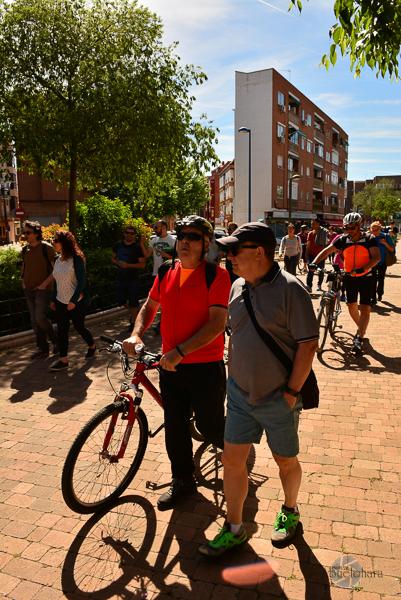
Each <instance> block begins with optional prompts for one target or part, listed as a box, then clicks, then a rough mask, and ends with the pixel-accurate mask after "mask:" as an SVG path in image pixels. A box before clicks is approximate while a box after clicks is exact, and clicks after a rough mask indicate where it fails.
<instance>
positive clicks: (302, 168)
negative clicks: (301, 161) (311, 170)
mask: <svg viewBox="0 0 401 600" xmlns="http://www.w3.org/2000/svg"><path fill="white" fill-rule="evenodd" d="M303 174H304V166H303V165H301V175H303Z"/></svg>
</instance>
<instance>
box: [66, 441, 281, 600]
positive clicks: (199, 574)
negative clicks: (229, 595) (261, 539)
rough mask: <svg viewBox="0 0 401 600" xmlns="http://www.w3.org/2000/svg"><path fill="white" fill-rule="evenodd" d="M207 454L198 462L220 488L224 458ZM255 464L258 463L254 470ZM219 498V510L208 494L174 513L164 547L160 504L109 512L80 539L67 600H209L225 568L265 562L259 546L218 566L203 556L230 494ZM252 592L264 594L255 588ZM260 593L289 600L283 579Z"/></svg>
mask: <svg viewBox="0 0 401 600" xmlns="http://www.w3.org/2000/svg"><path fill="white" fill-rule="evenodd" d="M202 447H203V450H201V451H198V452H197V455H196V458H197V459H198V460H201V461H202V464H200V465H198V468H197V470H198V471H199V472H200V473H201V479H202V483H205V485H207V487H213V486H215V483H216V481H217V480H216V479H215V477H214V474H215V473H217V472H218V471H219V470H220V469H221V463H220V462H219V455H217V454H216V453H212V459H210V456H209V455H207V456H206V458H205V460H203V458H202V457H203V453H204V452H205V451H206V449H207V448H210V446H209V447H208V446H207V445H206V444H203V445H202ZM253 460H254V457H253V458H252V456H251V461H250V462H251V464H252V461H253ZM213 462H214V463H216V464H214V465H213V464H212V463H213ZM252 486H254V484H253V483H252V479H251V488H252ZM219 487H220V488H221V485H220V486H219ZM216 498H218V503H217V504H215V503H214V502H211V501H210V500H208V499H207V498H206V497H205V496H203V495H202V494H201V493H198V494H196V495H194V496H192V497H188V498H185V499H183V501H182V502H181V503H180V505H179V507H178V508H176V509H174V510H172V511H171V515H170V518H169V521H168V523H167V525H166V526H164V522H163V521H162V522H161V523H160V527H161V530H162V535H161V536H159V537H160V540H159V539H158V538H157V539H156V533H157V529H158V527H159V526H158V524H157V514H156V513H155V510H154V508H153V506H152V504H151V503H150V502H149V501H148V500H147V499H146V498H142V497H141V496H138V495H128V496H123V497H121V498H120V499H119V500H117V501H116V502H114V503H113V504H112V505H111V507H109V508H108V509H106V510H104V511H102V512H100V513H98V514H95V515H93V516H92V517H91V518H90V519H89V520H88V522H87V523H86V524H85V525H84V526H83V527H82V528H81V530H80V531H79V532H78V534H77V535H76V537H75V539H74V541H73V543H72V545H71V547H70V549H69V550H68V553H67V556H66V558H65V561H64V565H63V569H62V590H63V592H64V595H65V597H66V598H69V599H70V600H76V599H77V598H80V599H85V598H86V599H88V600H89V599H94V600H103V599H107V598H112V597H119V598H124V599H125V598H126V599H128V598H130V599H131V598H132V599H135V598H138V599H145V598H147V592H151V593H152V594H153V596H152V597H153V598H165V597H166V596H171V597H187V596H189V595H192V596H193V597H194V598H196V599H197V600H209V598H210V596H211V590H212V588H213V586H214V585H216V584H223V583H224V582H223V580H222V577H221V573H222V570H223V569H225V568H227V567H236V566H242V565H248V564H253V563H255V562H260V561H264V560H265V557H260V556H259V555H258V554H257V553H256V552H255V551H254V550H253V549H252V547H251V542H250V543H249V544H248V543H247V544H245V545H244V546H242V547H241V548H239V549H238V550H237V551H235V552H232V553H229V554H228V555H227V556H224V559H223V560H220V561H212V562H210V561H208V560H205V559H204V558H203V557H202V556H201V555H200V554H199V552H198V546H199V544H200V543H201V542H202V541H204V536H203V526H204V524H205V523H206V522H207V521H214V520H216V518H219V517H221V516H222V508H221V505H222V502H223V498H222V492H218V490H216ZM251 499H252V498H251ZM251 506H252V509H251V510H250V508H249V506H248V510H247V517H248V518H252V519H253V518H254V516H255V514H256V512H257V502H256V503H255V502H253V503H251ZM183 581H185V583H184V582H183ZM225 585H227V584H225ZM187 586H188V587H187ZM246 587H247V588H248V589H256V588H257V586H255V585H252V586H246ZM258 588H259V589H260V591H262V589H263V592H264V593H270V594H273V595H274V596H276V597H279V598H282V599H286V598H287V596H286V595H285V594H284V591H283V589H282V587H281V585H280V582H279V580H278V577H277V576H276V575H274V576H273V578H272V579H270V580H268V581H266V582H264V583H262V584H260V585H259V586H258Z"/></svg>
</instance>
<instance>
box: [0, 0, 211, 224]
mask: <svg viewBox="0 0 401 600" xmlns="http://www.w3.org/2000/svg"><path fill="white" fill-rule="evenodd" d="M162 33H163V29H162V24H161V22H160V20H159V18H158V17H157V16H156V15H155V14H153V13H151V12H150V11H149V10H148V9H146V8H143V7H140V6H138V5H137V2H136V1H135V0H132V1H131V0H113V1H110V0H93V1H92V2H90V3H89V2H87V1H86V0H13V2H9V1H8V0H0V64H1V66H2V77H1V78H0V146H1V147H2V148H3V149H7V148H9V147H10V145H11V144H13V145H14V146H15V149H16V152H17V156H18V159H19V164H20V166H23V167H24V168H27V169H29V170H30V171H37V172H39V173H41V174H42V175H44V176H45V177H47V178H50V179H53V180H57V181H60V182H63V183H64V182H65V180H66V182H67V183H68V185H69V224H70V228H71V229H72V230H75V223H76V191H77V189H80V188H87V189H92V190H98V189H101V188H102V187H105V186H106V185H107V186H112V185H117V186H124V185H127V186H131V187H132V188H133V189H135V188H138V187H139V186H140V184H141V181H140V180H141V174H142V173H143V172H146V171H147V170H149V169H150V165H151V168H152V170H153V171H154V172H157V173H158V174H160V175H163V174H165V173H170V172H171V173H174V172H175V171H176V170H177V169H180V168H181V167H182V164H183V162H184V160H186V159H187V158H188V157H191V158H192V159H193V160H194V162H195V163H196V164H197V167H198V168H202V167H204V168H208V167H209V164H210V163H211V162H212V163H213V162H214V161H215V160H216V159H217V156H216V154H215V152H214V149H213V141H214V139H215V130H214V129H213V128H212V127H211V126H210V123H208V122H206V121H205V120H204V119H202V120H201V122H196V123H194V122H193V121H192V117H191V109H192V105H193V102H194V97H193V95H192V91H191V89H192V87H193V85H194V84H195V85H196V84H201V83H202V82H203V81H204V80H205V77H206V76H205V75H204V73H202V72H201V71H200V70H199V69H197V68H195V67H193V66H191V65H181V64H180V62H179V58H178V57H177V56H176V54H175V46H170V47H165V46H164V45H163V43H162ZM4 151H5V150H4Z"/></svg>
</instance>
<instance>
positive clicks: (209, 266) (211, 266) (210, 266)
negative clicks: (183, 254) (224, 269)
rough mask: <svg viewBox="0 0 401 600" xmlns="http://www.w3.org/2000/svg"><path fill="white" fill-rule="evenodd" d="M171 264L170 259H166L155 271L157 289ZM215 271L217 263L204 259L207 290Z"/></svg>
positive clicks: (214, 276)
mask: <svg viewBox="0 0 401 600" xmlns="http://www.w3.org/2000/svg"><path fill="white" fill-rule="evenodd" d="M172 266H173V261H172V260H166V262H164V263H163V264H162V265H160V267H159V270H158V271H157V275H158V277H159V291H160V284H161V282H162V281H163V277H164V276H165V275H166V273H167V271H169V270H170V269H171V268H172ZM216 273H217V265H216V263H211V262H208V261H206V265H205V277H206V287H207V289H208V290H209V289H210V287H211V285H212V283H213V281H214V280H215V278H216Z"/></svg>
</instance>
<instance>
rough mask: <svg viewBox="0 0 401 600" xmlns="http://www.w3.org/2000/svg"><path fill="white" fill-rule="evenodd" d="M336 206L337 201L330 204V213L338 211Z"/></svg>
mask: <svg viewBox="0 0 401 600" xmlns="http://www.w3.org/2000/svg"><path fill="white" fill-rule="evenodd" d="M338 208H339V207H338V203H337V204H332V205H331V206H330V212H331V213H338Z"/></svg>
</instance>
